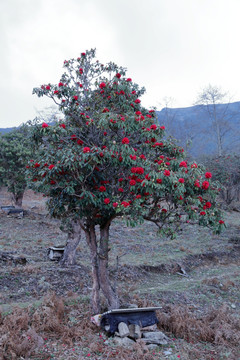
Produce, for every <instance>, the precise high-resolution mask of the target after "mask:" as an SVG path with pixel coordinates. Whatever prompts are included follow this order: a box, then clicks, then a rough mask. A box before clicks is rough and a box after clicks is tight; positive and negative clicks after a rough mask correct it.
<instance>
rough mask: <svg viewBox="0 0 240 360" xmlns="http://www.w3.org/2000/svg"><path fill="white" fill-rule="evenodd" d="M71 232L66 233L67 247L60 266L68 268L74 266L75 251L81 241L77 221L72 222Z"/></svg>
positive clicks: (79, 227)
mask: <svg viewBox="0 0 240 360" xmlns="http://www.w3.org/2000/svg"><path fill="white" fill-rule="evenodd" d="M71 227H72V228H71V230H70V231H69V233H68V240H67V245H66V246H65V249H64V253H63V257H62V259H61V260H60V264H61V265H64V266H70V265H74V264H76V250H77V246H78V244H79V243H80V240H81V226H80V224H79V222H78V221H77V220H75V221H72V223H71Z"/></svg>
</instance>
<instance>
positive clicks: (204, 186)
mask: <svg viewBox="0 0 240 360" xmlns="http://www.w3.org/2000/svg"><path fill="white" fill-rule="evenodd" d="M202 188H203V189H204V190H207V189H208V188H209V182H208V181H203V183H202Z"/></svg>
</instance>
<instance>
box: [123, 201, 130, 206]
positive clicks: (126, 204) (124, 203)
mask: <svg viewBox="0 0 240 360" xmlns="http://www.w3.org/2000/svg"><path fill="white" fill-rule="evenodd" d="M121 205H123V206H124V207H125V208H126V207H128V206H129V205H130V203H129V202H127V201H122V202H121Z"/></svg>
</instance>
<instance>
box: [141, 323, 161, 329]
mask: <svg viewBox="0 0 240 360" xmlns="http://www.w3.org/2000/svg"><path fill="white" fill-rule="evenodd" d="M157 328H158V327H157V324H154V325H151V326H146V327H144V328H142V331H157Z"/></svg>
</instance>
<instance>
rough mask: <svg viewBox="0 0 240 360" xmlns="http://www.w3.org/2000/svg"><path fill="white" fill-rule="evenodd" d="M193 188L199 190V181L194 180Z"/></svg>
mask: <svg viewBox="0 0 240 360" xmlns="http://www.w3.org/2000/svg"><path fill="white" fill-rule="evenodd" d="M194 186H195V187H197V188H200V183H199V180H196V181H195V183H194Z"/></svg>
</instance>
